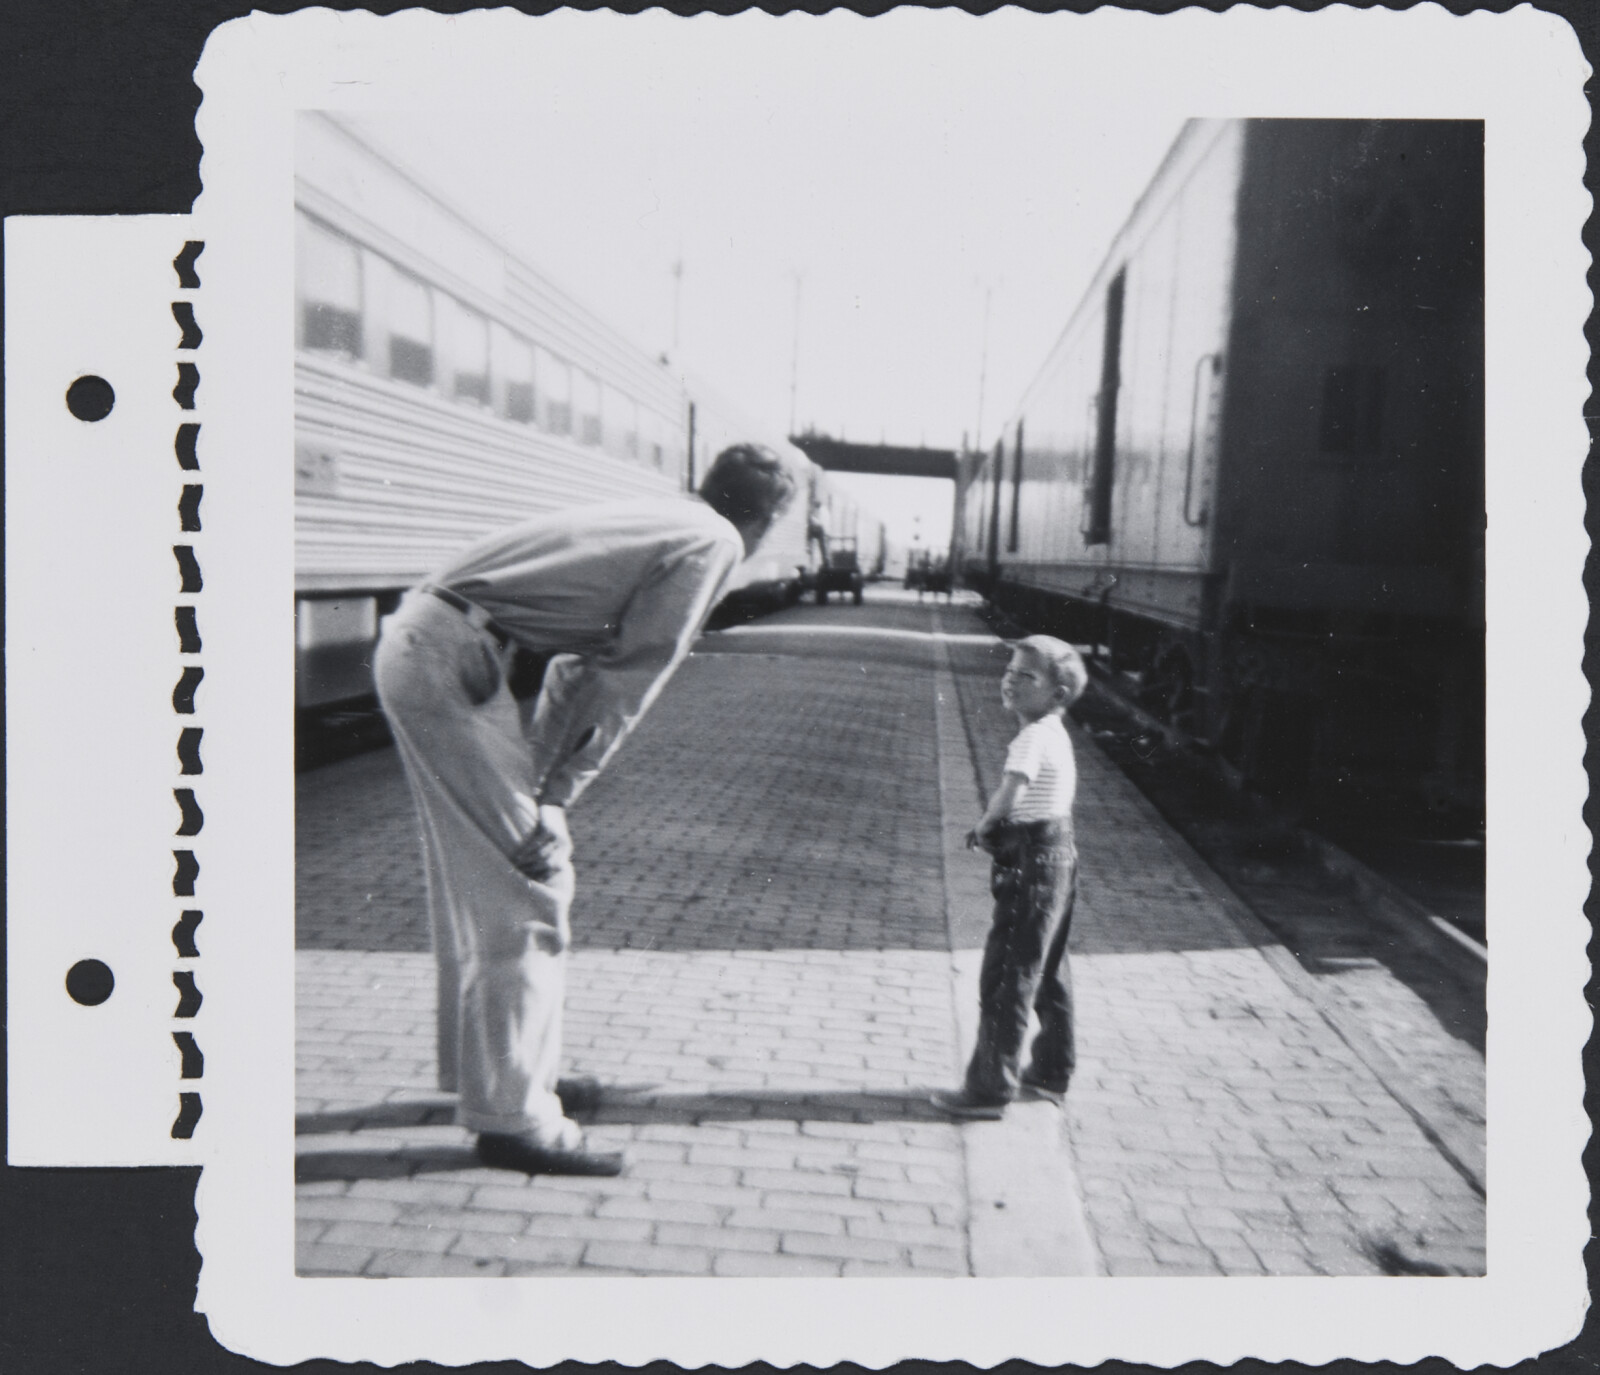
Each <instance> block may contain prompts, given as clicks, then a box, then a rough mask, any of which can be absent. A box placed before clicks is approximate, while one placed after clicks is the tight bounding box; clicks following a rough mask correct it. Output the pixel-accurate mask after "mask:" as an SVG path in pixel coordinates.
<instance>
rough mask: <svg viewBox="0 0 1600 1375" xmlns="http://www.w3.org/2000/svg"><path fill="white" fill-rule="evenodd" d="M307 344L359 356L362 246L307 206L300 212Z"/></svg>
mask: <svg viewBox="0 0 1600 1375" xmlns="http://www.w3.org/2000/svg"><path fill="white" fill-rule="evenodd" d="M295 285H296V287H297V295H298V296H299V300H300V344H301V347H302V348H307V349H317V350H319V351H323V352H327V353H338V354H343V355H344V356H345V357H346V358H360V357H361V356H362V352H363V346H362V329H361V250H360V249H359V248H358V247H357V246H356V245H355V244H354V243H352V242H351V241H350V240H349V239H347V238H345V237H344V236H343V235H342V234H336V233H334V232H333V230H331V229H328V228H326V227H324V226H323V225H321V224H318V223H317V221H315V220H313V219H312V218H311V217H310V216H309V215H307V214H305V213H304V212H303V211H302V212H300V213H299V214H297V215H296V216H295Z"/></svg>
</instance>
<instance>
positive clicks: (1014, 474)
mask: <svg viewBox="0 0 1600 1375" xmlns="http://www.w3.org/2000/svg"><path fill="white" fill-rule="evenodd" d="M1021 519H1022V421H1020V420H1019V421H1017V440H1016V449H1015V450H1014V452H1013V453H1012V456H1011V530H1010V533H1009V534H1008V535H1007V536H1006V552H1007V553H1008V554H1015V553H1016V552H1017V544H1018V540H1019V536H1020V534H1021V530H1020V525H1021Z"/></svg>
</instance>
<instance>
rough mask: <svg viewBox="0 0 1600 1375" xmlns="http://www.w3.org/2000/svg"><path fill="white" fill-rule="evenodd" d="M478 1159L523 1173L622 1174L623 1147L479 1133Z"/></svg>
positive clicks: (496, 1133)
mask: <svg viewBox="0 0 1600 1375" xmlns="http://www.w3.org/2000/svg"><path fill="white" fill-rule="evenodd" d="M478 1159H479V1160H481V1161H483V1163H484V1164H485V1165H492V1166H494V1167H495V1168H496V1169H498V1170H521V1171H522V1173H523V1174H575V1175H618V1174H621V1173H622V1155H621V1152H619V1151H586V1150H584V1149H583V1148H582V1147H581V1146H579V1147H566V1146H541V1145H540V1144H539V1143H538V1142H537V1141H534V1140H533V1139H532V1138H531V1137H527V1136H506V1135H503V1134H501V1133H500V1132H479V1133H478Z"/></svg>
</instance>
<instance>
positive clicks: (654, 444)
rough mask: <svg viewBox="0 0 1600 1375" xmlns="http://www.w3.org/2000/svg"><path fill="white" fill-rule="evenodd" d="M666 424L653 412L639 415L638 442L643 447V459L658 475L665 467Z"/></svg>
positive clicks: (644, 412) (649, 411)
mask: <svg viewBox="0 0 1600 1375" xmlns="http://www.w3.org/2000/svg"><path fill="white" fill-rule="evenodd" d="M666 437H667V422H666V421H665V420H664V419H662V417H661V416H660V415H659V414H658V413H657V412H655V411H652V410H644V411H641V412H640V413H639V442H640V443H641V444H642V445H643V446H644V457H645V458H646V459H647V460H648V461H649V464H650V466H651V467H652V468H654V469H655V470H656V471H657V472H658V473H660V472H665V471H666V467H667V444H666Z"/></svg>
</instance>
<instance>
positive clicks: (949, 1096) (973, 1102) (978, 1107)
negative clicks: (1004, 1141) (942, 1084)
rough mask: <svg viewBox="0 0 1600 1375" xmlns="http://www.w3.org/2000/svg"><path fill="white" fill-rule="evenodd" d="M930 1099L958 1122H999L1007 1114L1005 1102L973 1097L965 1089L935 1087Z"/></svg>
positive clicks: (935, 1105) (929, 1096) (940, 1109)
mask: <svg viewBox="0 0 1600 1375" xmlns="http://www.w3.org/2000/svg"><path fill="white" fill-rule="evenodd" d="M928 1101H929V1102H930V1103H932V1104H933V1106H934V1107H936V1108H938V1109H939V1111H940V1112H945V1113H949V1114H950V1116H951V1117H953V1118H955V1119H956V1121H958V1122H998V1121H999V1120H1000V1119H1001V1118H1002V1117H1004V1116H1005V1115H1006V1105H1005V1103H1004V1102H999V1103H992V1102H985V1101H984V1100H983V1099H981V1098H973V1097H972V1096H971V1095H970V1094H968V1092H967V1091H966V1090H965V1089H935V1090H934V1091H933V1092H932V1093H930V1094H929V1095H928Z"/></svg>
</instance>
